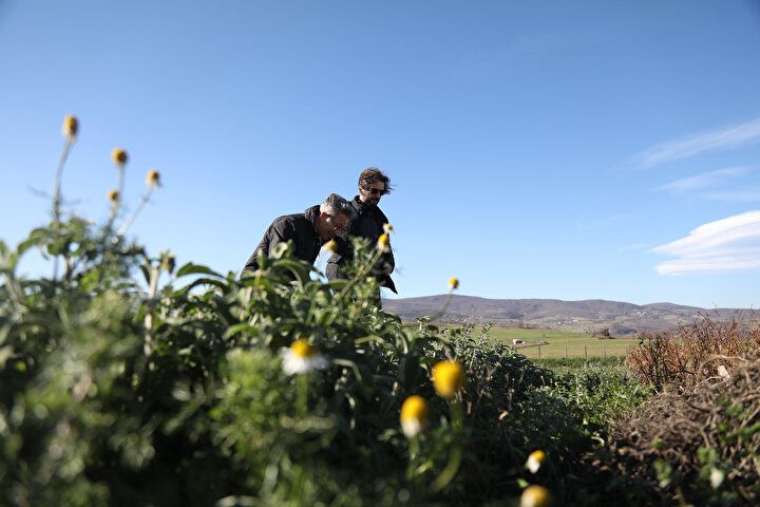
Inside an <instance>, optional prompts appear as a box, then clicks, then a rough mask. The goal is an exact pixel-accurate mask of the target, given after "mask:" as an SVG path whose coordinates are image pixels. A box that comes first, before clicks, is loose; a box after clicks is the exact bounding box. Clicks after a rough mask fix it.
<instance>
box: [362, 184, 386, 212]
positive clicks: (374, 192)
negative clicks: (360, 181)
mask: <svg viewBox="0 0 760 507" xmlns="http://www.w3.org/2000/svg"><path fill="white" fill-rule="evenodd" d="M383 194H385V183H383V182H382V181H375V182H373V183H368V184H366V185H364V186H363V187H359V198H360V199H361V201H362V202H363V203H365V204H374V205H375V206H376V205H377V204H378V203H379V202H380V198H381V197H382V196H383Z"/></svg>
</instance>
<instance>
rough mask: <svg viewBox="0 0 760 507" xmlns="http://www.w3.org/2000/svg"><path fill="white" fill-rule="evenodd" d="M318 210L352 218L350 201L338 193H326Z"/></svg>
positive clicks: (352, 210)
mask: <svg viewBox="0 0 760 507" xmlns="http://www.w3.org/2000/svg"><path fill="white" fill-rule="evenodd" d="M319 212H320V213H327V214H328V215H330V216H335V215H337V214H338V213H342V214H344V215H347V216H348V218H353V216H354V208H353V206H351V203H350V202H348V201H347V200H346V199H345V198H344V197H342V196H340V195H338V194H330V195H328V196H327V198H326V199H325V200H324V201H323V202H322V204H320V205H319Z"/></svg>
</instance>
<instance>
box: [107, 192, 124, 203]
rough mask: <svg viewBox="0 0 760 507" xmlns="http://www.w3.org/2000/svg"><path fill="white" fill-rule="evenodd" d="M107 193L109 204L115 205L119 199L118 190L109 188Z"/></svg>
mask: <svg viewBox="0 0 760 507" xmlns="http://www.w3.org/2000/svg"><path fill="white" fill-rule="evenodd" d="M107 195H108V200H109V201H110V202H111V204H113V205H114V206H115V205H117V204H118V203H119V199H120V198H121V196H120V195H119V191H118V190H111V191H109V192H108V194H107Z"/></svg>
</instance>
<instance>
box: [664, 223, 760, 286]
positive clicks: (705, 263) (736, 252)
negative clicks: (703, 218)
mask: <svg viewBox="0 0 760 507" xmlns="http://www.w3.org/2000/svg"><path fill="white" fill-rule="evenodd" d="M652 251H653V252H656V253H661V254H667V255H672V256H674V257H676V259H673V260H669V261H665V262H662V263H660V264H658V265H657V272H658V273H660V274H661V275H674V274H682V273H687V272H694V271H731V270H743V269H753V268H758V267H760V211H759V210H754V211H748V212H746V213H741V214H738V215H733V216H730V217H728V218H724V219H721V220H716V221H714V222H709V223H706V224H704V225H700V226H699V227H697V228H696V229H694V230H693V231H691V232H690V233H689V235H688V236H686V237H684V238H681V239H678V240H675V241H672V242H670V243H667V244H664V245H660V246H658V247H655V248H654V249H652Z"/></svg>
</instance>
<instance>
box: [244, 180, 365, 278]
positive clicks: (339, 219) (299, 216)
mask: <svg viewBox="0 0 760 507" xmlns="http://www.w3.org/2000/svg"><path fill="white" fill-rule="evenodd" d="M352 216H353V208H352V207H351V204H350V203H349V202H348V201H347V200H346V199H344V198H343V197H341V196H339V195H338V194H330V195H329V196H328V197H327V199H325V201H324V202H323V203H322V204H320V205H318V206H312V207H310V208H308V209H307V210H306V211H305V212H304V213H295V214H293V215H283V216H281V217H278V218H275V220H274V221H273V222H272V225H270V226H269V228H268V229H267V230H266V232H265V233H264V237H263V238H262V239H261V242H260V243H259V244H258V246H257V247H256V248H255V249H254V251H253V253H252V254H251V256H250V257H249V258H248V261H247V262H246V263H245V267H244V268H243V271H244V272H245V271H255V270H256V269H258V267H259V266H258V263H257V262H256V258H257V257H258V253H259V251H262V252H264V255H267V256H270V255H272V253H273V252H274V248H275V246H277V245H278V244H279V243H283V242H287V241H291V242H292V243H293V254H294V256H295V257H296V258H298V259H301V260H303V261H306V262H308V263H310V264H314V261H315V260H316V259H317V256H318V255H319V250H320V248H322V245H323V244H324V243H326V242H328V241H330V240H331V239H334V238H335V237H336V236H341V235H343V234H345V233H346V231H347V230H348V226H349V224H350V222H351V218H352Z"/></svg>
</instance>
